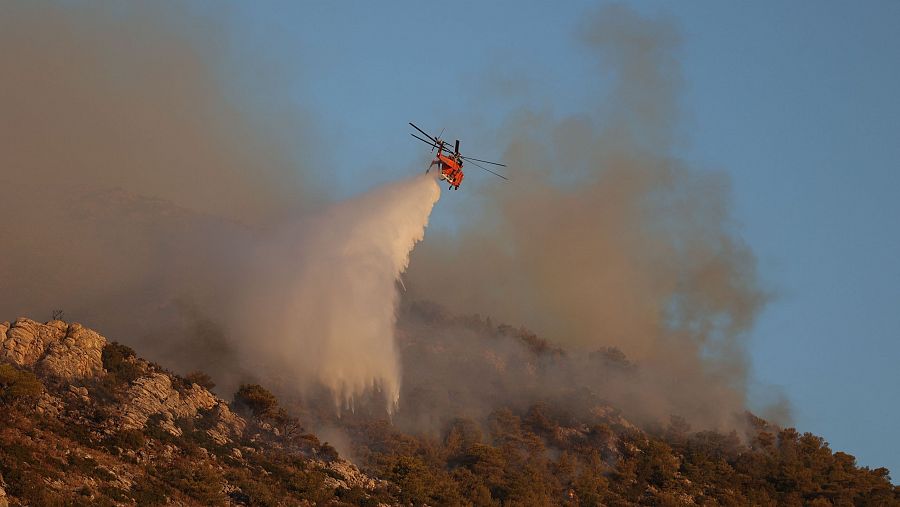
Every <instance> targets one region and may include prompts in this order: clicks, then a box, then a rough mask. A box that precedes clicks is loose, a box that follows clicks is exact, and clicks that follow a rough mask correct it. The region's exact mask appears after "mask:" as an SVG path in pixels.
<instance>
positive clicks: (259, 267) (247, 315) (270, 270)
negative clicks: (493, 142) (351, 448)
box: [238, 175, 440, 411]
mask: <svg viewBox="0 0 900 507" xmlns="http://www.w3.org/2000/svg"><path fill="white" fill-rule="evenodd" d="M439 198H440V189H439V187H438V185H437V183H436V182H435V181H434V178H432V177H430V176H426V175H423V176H418V177H415V178H410V179H408V180H405V181H401V182H397V183H393V184H389V185H385V186H382V187H379V188H376V189H374V190H371V191H369V192H367V193H365V194H363V195H360V196H358V197H356V198H353V199H350V200H346V201H343V202H340V203H337V204H335V205H333V206H331V207H330V208H329V209H327V210H325V212H323V213H321V214H319V215H317V216H316V217H314V218H312V219H307V220H304V221H302V222H300V223H297V224H292V225H290V226H288V227H284V228H282V229H281V230H279V231H278V234H277V235H276V237H275V238H272V239H271V240H266V241H263V242H262V245H263V246H261V247H260V248H258V249H257V250H256V251H255V253H254V259H253V261H252V264H253V268H252V269H251V273H252V276H251V277H250V279H249V280H248V282H247V283H246V285H245V297H242V298H240V299H241V300H242V301H243V304H242V308H241V311H239V315H241V316H243V319H244V320H243V321H241V322H239V324H238V325H239V334H240V335H241V338H242V339H240V340H239V346H240V347H241V349H242V351H243V352H244V353H245V355H246V356H247V357H248V358H250V359H251V360H252V361H253V362H254V363H257V365H259V366H260V367H261V368H260V370H261V371H260V373H261V377H263V380H266V381H272V382H277V383H278V384H285V383H287V384H288V385H290V384H294V385H296V386H298V387H299V388H300V389H301V390H302V389H306V388H310V387H313V386H325V387H326V388H328V389H330V390H331V391H332V393H333V394H334V397H335V402H336V403H338V404H342V405H344V406H345V407H352V403H353V400H354V399H355V398H356V397H358V396H360V395H362V394H363V393H365V392H367V391H370V390H375V391H380V392H382V393H384V395H385V398H386V401H387V404H388V410H389V411H390V410H393V408H394V407H395V406H396V403H397V400H398V399H399V396H400V361H399V357H398V353H397V348H396V342H395V339H394V332H395V324H396V310H397V305H398V301H399V294H398V289H397V281H398V279H399V277H400V275H401V274H402V273H403V272H404V271H405V270H406V268H407V266H408V265H409V254H410V252H411V251H412V249H413V247H414V246H415V244H416V243H417V242H419V241H421V240H422V238H423V237H424V234H425V227H426V226H427V225H428V217H429V215H430V214H431V209H432V207H433V206H434V204H435V203H436V202H437V200H438V199H439Z"/></svg>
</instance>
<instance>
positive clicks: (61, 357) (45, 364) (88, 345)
mask: <svg viewBox="0 0 900 507" xmlns="http://www.w3.org/2000/svg"><path fill="white" fill-rule="evenodd" d="M58 322H59V321H54V323H58ZM105 346H106V338H104V337H102V336H100V335H99V334H97V333H96V332H94V331H92V330H90V329H87V328H86V327H84V326H82V325H81V324H77V323H75V324H70V325H69V327H68V329H67V330H66V335H65V338H63V339H62V340H59V341H55V342H52V343H50V345H49V347H47V353H46V355H45V356H44V358H43V359H41V361H40V363H39V364H38V368H40V369H41V370H42V371H44V372H45V373H48V374H50V375H55V376H57V377H59V378H63V379H66V380H73V379H76V378H87V377H95V376H98V375H100V374H101V373H103V347H105Z"/></svg>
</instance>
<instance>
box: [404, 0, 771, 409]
mask: <svg viewBox="0 0 900 507" xmlns="http://www.w3.org/2000/svg"><path fill="white" fill-rule="evenodd" d="M582 40H583V41H584V43H585V44H586V45H587V47H588V48H590V49H591V50H592V52H593V54H595V55H596V57H597V60H598V62H599V63H600V67H599V68H600V69H601V71H602V73H601V74H600V75H599V76H598V85H597V88H598V95H600V96H601V97H602V101H601V102H600V103H598V105H597V106H596V108H595V110H594V111H593V112H591V111H586V113H585V114H582V115H578V116H573V117H563V118H555V117H553V116H552V115H551V114H548V113H534V112H531V111H528V110H523V111H519V112H517V113H516V114H515V115H513V117H512V118H511V119H510V120H509V121H508V122H507V127H508V130H509V131H510V132H511V138H510V142H509V148H508V150H507V152H506V156H505V157H504V159H505V161H506V162H507V163H508V164H509V166H510V167H511V168H513V169H511V171H510V173H511V174H512V176H513V181H512V183H511V184H509V185H497V186H496V187H494V188H492V189H491V195H490V196H489V198H488V199H486V200H485V202H484V203H483V207H482V208H481V209H479V212H480V213H482V214H483V215H484V216H486V217H488V218H487V219H484V220H480V219H476V218H475V217H471V216H470V217H464V216H463V217H461V218H460V222H463V223H466V224H469V226H468V227H466V228H464V229H463V230H462V231H460V232H458V233H456V234H454V235H452V236H450V235H447V236H440V235H432V236H431V237H429V241H428V242H427V243H425V244H423V246H422V248H420V249H418V250H417V251H416V252H415V253H414V255H413V260H412V265H411V269H410V274H409V281H410V283H409V286H410V290H411V295H412V296H414V297H417V298H420V299H429V298H431V299H435V300H437V301H438V302H440V303H442V304H443V305H445V306H446V307H447V308H448V309H449V310H451V311H452V312H454V313H457V314H482V315H484V314H487V315H490V316H491V317H493V318H494V319H495V320H496V321H499V322H507V323H511V324H514V325H520V324H522V325H525V326H527V327H528V328H529V329H532V330H534V331H535V332H537V334H538V335H539V336H541V337H542V338H544V339H546V340H549V341H550V342H552V343H557V344H561V345H564V346H565V347H566V348H568V349H570V350H572V351H574V353H576V354H579V353H582V354H587V353H590V352H592V351H596V350H599V349H605V348H606V347H616V348H617V349H619V350H621V351H623V352H624V353H625V354H626V355H627V356H628V357H629V358H631V359H632V360H634V361H636V362H637V363H638V364H639V365H640V375H639V376H637V377H633V378H631V379H629V381H628V382H618V381H616V382H610V381H607V382H605V383H600V384H593V386H595V387H597V388H598V389H600V391H601V392H602V393H603V394H604V395H605V396H607V397H608V398H609V399H612V400H616V401H618V402H619V403H621V404H623V405H624V407H623V408H626V409H629V410H630V411H631V414H632V415H633V416H634V414H638V415H639V416H640V418H641V419H643V420H649V419H652V418H654V417H655V418H661V419H667V418H668V416H669V415H670V414H679V415H682V416H685V417H687V418H688V419H689V420H690V421H691V422H693V423H695V424H697V425H700V426H704V427H725V426H729V425H730V424H731V422H730V420H731V417H732V415H733V414H734V413H736V412H738V413H739V412H742V411H743V409H744V407H745V382H746V361H745V356H744V353H743V347H742V342H741V338H743V337H744V336H745V335H746V332H747V331H748V330H749V329H750V327H751V325H752V323H753V321H754V317H755V315H756V314H757V312H758V311H759V309H760V307H761V304H762V302H763V300H764V297H763V294H762V292H761V290H760V289H759V288H758V286H757V280H756V275H755V261H754V258H753V255H752V254H751V252H750V251H749V249H748V248H747V247H746V246H745V245H744V244H743V243H742V242H741V240H740V238H739V237H738V236H737V234H735V232H734V227H733V224H732V222H731V220H730V214H729V206H728V185H727V181H726V180H725V179H723V177H722V176H720V175H718V174H714V173H701V172H698V171H692V170H690V169H689V168H687V167H685V166H684V165H683V164H682V163H681V162H679V161H678V160H676V159H674V158H673V157H672V156H671V155H670V152H671V150H672V142H673V141H672V140H673V139H674V138H676V137H677V134H678V131H677V129H676V125H677V111H678V102H677V100H676V99H677V96H678V85H679V82H680V77H679V76H680V74H679V66H678V60H677V48H678V36H677V33H676V32H675V31H674V29H673V28H672V26H671V24H670V23H668V22H666V21H665V20H660V19H652V18H644V17H642V16H639V15H638V14H636V13H634V12H633V11H631V10H630V9H627V8H625V7H621V6H611V7H606V8H603V9H601V10H600V11H599V12H598V13H596V14H595V16H594V17H593V18H591V19H590V21H589V22H587V23H586V26H585V27H584V29H583V30H582ZM604 81H611V83H612V86H611V87H610V88H609V89H608V91H607V93H608V95H606V96H603V95H602V93H599V92H600V91H601V90H605V89H604V88H603V87H601V86H600V84H599V83H601V82H604ZM600 104H603V106H602V107H601V105H600ZM451 262H452V263H453V264H454V265H457V266H460V267H464V268H461V269H455V270H446V269H443V266H446V265H448V263H451ZM595 366H596V365H595ZM555 375H556V376H557V377H559V378H560V379H568V380H569V381H571V382H580V381H583V380H586V379H585V377H583V376H580V375H578V374H577V373H576V371H575V370H566V371H558V372H557V373H556V374H555ZM472 377H473V376H472V375H469V376H463V378H460V379H459V381H460V382H461V383H462V384H463V385H461V386H457V388H459V389H461V390H463V391H466V390H467V388H466V387H465V385H466V384H465V382H466V378H472ZM520 385H521V384H520ZM475 389H481V388H480V387H476V388H475ZM520 394H521V396H532V397H533V396H535V394H534V392H533V391H528V390H524V391H523V392H521V393H520ZM506 395H507V396H508V397H518V396H519V395H518V394H517V393H516V392H515V391H514V390H511V391H508V392H506Z"/></svg>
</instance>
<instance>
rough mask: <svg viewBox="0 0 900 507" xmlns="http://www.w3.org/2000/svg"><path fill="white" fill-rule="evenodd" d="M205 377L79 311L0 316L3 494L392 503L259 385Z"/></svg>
mask: <svg viewBox="0 0 900 507" xmlns="http://www.w3.org/2000/svg"><path fill="white" fill-rule="evenodd" d="M198 382H199V383H198ZM201 384H207V385H209V379H208V377H205V376H204V375H197V376H195V378H190V379H186V378H182V377H180V376H178V375H175V374H173V373H171V372H168V371H166V370H165V369H163V368H162V367H160V366H159V365H156V364H152V363H150V362H148V361H145V360H143V359H140V358H138V357H137V356H136V355H135V354H134V352H133V351H132V350H131V349H129V348H128V347H125V346H123V345H120V344H117V343H111V342H109V341H107V340H106V339H105V338H104V337H103V336H101V335H100V334H98V333H96V332H94V331H92V330H90V329H87V328H85V327H83V326H81V325H80V324H75V323H66V322H62V321H59V320H54V321H50V322H47V323H46V324H41V323H38V322H35V321H33V320H29V319H25V318H21V319H18V320H16V321H15V322H13V323H11V324H10V323H8V322H3V323H0V402H2V413H3V417H2V418H0V506H2V507H6V506H7V505H34V506H39V505H40V506H44V505H129V504H138V505H226V504H233V505H313V504H346V503H350V504H360V503H368V504H372V505H377V504H379V503H382V502H387V503H394V502H393V501H392V495H391V492H390V491H389V487H388V486H389V485H388V484H386V483H384V482H380V481H376V480H374V479H372V478H370V477H368V476H366V475H364V474H362V473H361V472H360V471H359V470H358V469H357V468H356V466H354V465H353V464H351V463H349V462H347V461H345V460H343V459H341V458H340V457H338V456H337V453H336V452H335V451H334V449H333V448H331V447H330V446H328V445H327V444H324V445H323V444H320V442H319V441H318V440H317V439H316V437H315V436H313V435H311V434H308V433H305V432H304V431H303V428H302V427H301V426H300V424H299V422H298V421H297V420H296V419H294V418H292V417H290V416H289V415H287V414H286V413H285V412H284V411H283V410H281V409H280V408H279V407H278V406H277V402H275V401H274V398H271V395H270V394H268V393H267V392H266V391H265V390H264V389H262V388H260V387H259V386H252V385H250V386H243V387H242V389H241V391H240V392H239V393H238V395H237V396H236V401H235V402H233V403H228V402H226V401H225V400H222V399H220V398H218V397H216V396H215V395H213V394H212V393H211V392H210V391H209V389H207V387H205V386H204V385H201ZM233 409H236V410H237V411H239V412H241V414H240V415H239V414H237V413H235V410H233Z"/></svg>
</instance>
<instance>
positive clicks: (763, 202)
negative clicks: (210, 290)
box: [188, 0, 900, 483]
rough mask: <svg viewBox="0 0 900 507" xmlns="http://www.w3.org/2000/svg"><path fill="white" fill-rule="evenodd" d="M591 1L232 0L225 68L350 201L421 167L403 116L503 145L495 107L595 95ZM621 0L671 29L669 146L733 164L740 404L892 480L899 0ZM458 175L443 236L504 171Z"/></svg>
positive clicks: (478, 151)
mask: <svg viewBox="0 0 900 507" xmlns="http://www.w3.org/2000/svg"><path fill="white" fill-rule="evenodd" d="M598 5H600V4H599V3H598V2H585V1H572V2H564V3H562V2H555V3H553V2H523V1H515V2H513V1H496V2H477V1H463V2H452V3H447V2H443V3H426V2H412V1H398V2H378V3H375V2H372V3H355V2H309V3H306V2H304V3H299V2H288V1H285V2H276V1H272V2H264V3H263V2H253V3H243V4H230V5H228V6H227V7H225V9H224V15H223V19H224V23H225V27H226V30H227V31H228V32H229V41H230V44H231V46H230V47H229V52H228V54H229V55H230V58H231V59H232V60H231V61H230V62H228V64H227V65H225V66H223V70H222V72H223V73H225V74H227V75H226V76H225V77H226V78H227V79H228V81H229V82H230V83H232V84H233V89H232V93H234V95H235V97H236V98H237V99H238V100H239V101H241V107H246V108H247V109H248V110H253V111H255V113H256V114H262V115H266V114H298V115H302V116H303V117H305V118H308V119H311V120H312V121H313V123H314V125H315V135H317V136H321V138H322V139H323V140H326V141H327V146H329V147H333V148H334V149H328V150H322V151H321V153H316V154H314V157H313V159H315V160H316V161H317V162H316V163H319V164H321V166H322V168H323V171H329V176H328V178H327V181H328V182H329V186H328V190H327V191H328V192H330V193H332V195H333V196H336V197H341V196H347V195H352V194H356V193H359V192H360V191H362V190H363V189H366V188H370V187H372V186H374V185H376V184H378V183H383V182H387V181H392V180H395V179H398V178H400V177H402V176H405V175H406V174H408V173H409V172H410V171H411V170H415V169H424V168H425V167H426V165H427V163H428V160H429V159H430V153H429V152H428V151H427V149H423V147H424V145H419V144H418V142H417V141H415V140H413V139H412V138H410V137H409V136H408V132H409V131H410V129H409V128H408V126H407V122H408V121H413V122H416V123H418V124H419V125H420V126H422V127H423V128H426V129H428V130H431V131H435V132H437V131H440V129H442V128H444V129H446V132H447V133H448V134H449V136H450V137H451V138H455V137H460V138H462V139H463V148H464V150H465V151H468V153H471V154H473V155H474V156H477V157H480V158H486V159H498V158H500V157H502V150H503V145H502V144H500V140H501V139H503V132H502V129H503V126H504V121H505V120H506V119H507V118H508V116H509V114H510V113H511V112H512V111H515V110H516V109H518V108H520V107H522V106H527V107H529V108H532V109H534V110H537V111H542V112H547V113H549V114H552V115H556V116H561V115H570V114H579V113H581V112H583V109H584V108H585V107H586V106H585V104H592V105H591V106H588V107H594V105H593V104H596V103H597V102H598V97H602V96H603V92H604V90H605V87H607V86H608V85H609V83H608V82H606V81H605V80H604V79H603V76H602V75H600V74H598V73H597V72H596V70H597V69H596V67H597V62H596V58H595V57H592V56H591V55H589V54H588V50H587V49H586V48H585V47H584V45H582V44H581V43H580V42H579V39H578V33H579V29H581V28H582V26H583V25H582V23H583V20H584V18H585V16H586V15H588V14H590V13H591V12H593V11H594V10H595V9H596V8H597V6H598ZM629 5H631V6H632V7H633V8H634V9H635V10H636V11H638V12H640V13H641V14H643V15H646V16H650V17H653V18H662V19H665V20H667V21H669V22H671V23H672V25H673V26H674V27H675V28H676V29H677V31H678V32H679V33H680V36H681V46H680V49H679V50H678V55H679V60H680V63H681V65H682V69H681V90H680V95H679V104H678V106H679V112H680V116H679V123H678V129H677V132H678V135H677V138H676V139H675V143H674V148H673V149H672V152H673V153H672V155H673V156H675V157H677V158H679V159H681V160H683V161H685V163H686V164H687V165H689V166H690V167H692V168H694V169H695V170H698V171H716V172H723V173H725V174H726V175H727V176H728V178H729V180H730V186H731V195H732V199H733V202H732V217H733V221H734V227H735V228H736V230H737V231H738V234H739V235H740V237H742V238H743V239H744V240H745V241H746V242H747V244H748V245H749V246H750V247H751V248H752V250H753V251H754V252H755V254H756V256H757V259H758V263H759V264H758V268H759V273H760V277H761V279H762V282H763V285H764V287H765V289H766V290H767V291H768V292H769V293H770V294H771V301H770V303H769V304H768V305H767V307H766V309H765V310H764V311H763V313H762V315H761V316H760V318H759V319H758V322H757V325H756V326H755V329H754V330H753V332H752V334H751V336H750V337H749V338H748V350H749V354H750V357H751V360H752V372H751V376H752V378H753V379H754V381H755V386H754V388H753V389H752V392H751V394H752V396H753V397H754V399H757V400H762V401H765V400H771V399H772V397H773V394H772V393H776V394H778V393H781V394H783V395H784V396H786V398H787V399H788V400H789V401H790V403H791V407H792V413H793V423H794V425H795V426H796V427H797V428H798V429H799V430H800V431H810V432H813V433H815V434H818V435H821V436H823V437H824V438H825V439H826V440H827V441H828V442H829V443H830V445H831V447H832V449H834V450H840V451H845V452H849V453H851V454H853V455H855V456H856V457H857V458H858V460H859V462H860V464H862V465H866V466H873V467H877V466H887V467H888V468H890V469H891V470H892V471H893V472H894V473H893V478H894V482H895V483H896V482H897V481H898V479H900V439H898V438H897V436H896V427H897V423H898V421H900V403H898V401H900V399H898V395H897V392H898V387H900V368H898V366H897V365H898V360H900V226H898V223H897V222H898V217H900V163H898V161H900V100H898V96H897V90H900V35H898V34H900V32H898V30H897V27H898V26H900V2H888V1H884V2H881V1H874V0H873V1H869V2H865V3H852V2H831V1H818V2H811V1H797V2H787V3H785V2H775V1H768V2H740V3H738V2H735V3H730V2H729V3H726V2H714V1H692V2H678V3H671V2H644V1H641V2H634V3H631V4H629ZM195 7H196V8H195V9H194V11H193V14H190V15H194V16H198V17H202V16H206V15H208V13H209V12H210V10H211V9H213V10H216V11H217V12H220V11H222V4H219V3H215V4H205V3H197V4H195ZM190 15H188V17H189V16H190ZM188 22H190V19H188ZM307 159H309V157H307ZM473 170H474V169H473ZM509 173H510V176H512V177H513V178H514V174H515V169H514V168H510V170H509ZM466 184H467V186H468V188H466V189H465V190H468V192H466V193H463V192H460V194H461V195H460V196H459V197H457V195H453V198H454V201H452V202H450V203H446V202H443V201H447V200H449V199H444V200H443V201H442V202H441V203H440V205H439V206H438V208H437V211H436V212H435V216H434V217H433V221H434V223H435V226H437V227H445V228H453V227H454V209H459V208H454V207H459V206H473V205H477V202H478V201H477V200H478V199H484V198H489V195H490V189H491V187H492V186H493V185H498V184H504V183H503V182H501V181H499V180H495V179H493V177H492V176H490V175H487V174H483V173H482V174H474V173H472V172H469V173H467V181H466Z"/></svg>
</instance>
